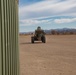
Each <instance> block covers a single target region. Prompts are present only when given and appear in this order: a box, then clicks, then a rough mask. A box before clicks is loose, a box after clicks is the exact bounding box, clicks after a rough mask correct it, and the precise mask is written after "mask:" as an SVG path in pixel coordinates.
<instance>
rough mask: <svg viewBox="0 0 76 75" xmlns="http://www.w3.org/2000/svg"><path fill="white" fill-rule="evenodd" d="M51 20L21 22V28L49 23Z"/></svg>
mask: <svg viewBox="0 0 76 75" xmlns="http://www.w3.org/2000/svg"><path fill="white" fill-rule="evenodd" d="M50 20H51V19H49V20H36V19H25V20H20V24H21V26H30V25H36V24H41V23H49V22H50Z"/></svg>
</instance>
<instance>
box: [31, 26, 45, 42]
mask: <svg viewBox="0 0 76 75" xmlns="http://www.w3.org/2000/svg"><path fill="white" fill-rule="evenodd" d="M35 41H42V42H43V43H46V38H45V33H44V30H42V29H41V27H39V26H38V27H37V30H35V34H34V35H33V36H32V37H31V43H34V42H35Z"/></svg>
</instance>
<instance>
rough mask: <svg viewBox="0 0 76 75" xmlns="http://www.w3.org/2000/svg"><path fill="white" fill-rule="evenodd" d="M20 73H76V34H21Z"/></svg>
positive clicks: (23, 74) (61, 74)
mask: <svg viewBox="0 0 76 75" xmlns="http://www.w3.org/2000/svg"><path fill="white" fill-rule="evenodd" d="M19 40H20V75H76V35H47V36H46V40H47V42H46V43H45V44H44V43H42V42H35V43H34V44H31V41H30V40H31V36H30V35H28V36H20V39H19Z"/></svg>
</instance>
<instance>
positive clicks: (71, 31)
mask: <svg viewBox="0 0 76 75" xmlns="http://www.w3.org/2000/svg"><path fill="white" fill-rule="evenodd" d="M52 31H56V32H57V33H75V34H76V29H74V28H62V29H50V30H44V32H45V33H46V34H52ZM32 33H34V31H32V32H20V34H32Z"/></svg>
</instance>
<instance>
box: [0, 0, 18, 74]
mask: <svg viewBox="0 0 76 75" xmlns="http://www.w3.org/2000/svg"><path fill="white" fill-rule="evenodd" d="M18 29H19V28H18V0H0V75H19V49H18Z"/></svg>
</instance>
